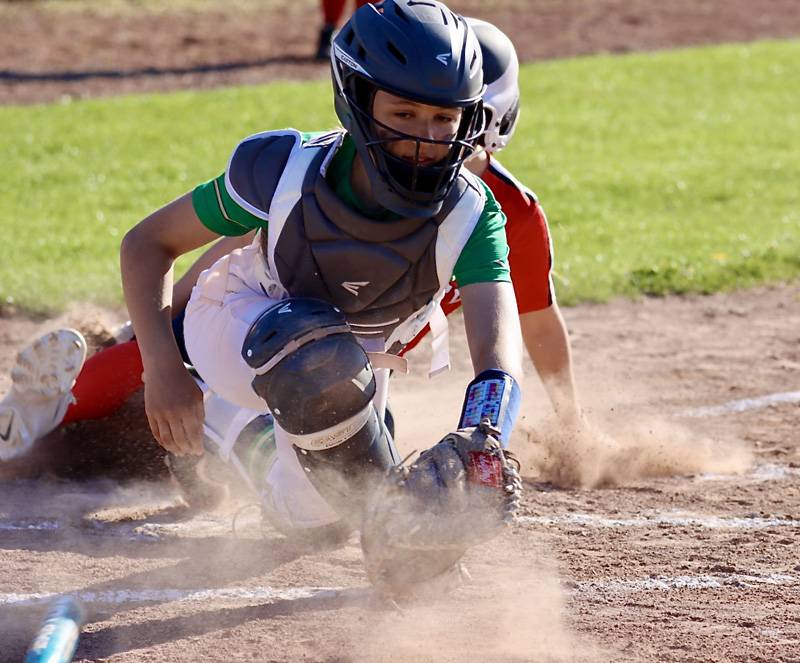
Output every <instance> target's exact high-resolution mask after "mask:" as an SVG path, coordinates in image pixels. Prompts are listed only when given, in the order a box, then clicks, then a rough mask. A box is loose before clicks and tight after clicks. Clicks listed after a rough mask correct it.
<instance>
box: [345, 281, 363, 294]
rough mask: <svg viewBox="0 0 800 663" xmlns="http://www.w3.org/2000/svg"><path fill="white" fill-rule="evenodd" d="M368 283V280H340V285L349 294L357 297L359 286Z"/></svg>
mask: <svg viewBox="0 0 800 663" xmlns="http://www.w3.org/2000/svg"><path fill="white" fill-rule="evenodd" d="M365 285H369V281H342V287H343V288H344V289H345V290H347V292H349V293H350V294H351V295H355V296H356V297H358V290H359V288H363V287H364V286H365Z"/></svg>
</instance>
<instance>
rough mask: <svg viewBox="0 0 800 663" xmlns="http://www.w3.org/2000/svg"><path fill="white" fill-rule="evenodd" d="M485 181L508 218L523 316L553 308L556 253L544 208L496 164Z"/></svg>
mask: <svg viewBox="0 0 800 663" xmlns="http://www.w3.org/2000/svg"><path fill="white" fill-rule="evenodd" d="M483 180H484V181H485V182H486V183H487V184H488V185H489V188H490V189H491V190H492V192H493V193H494V195H495V198H497V201H498V202H499V203H500V206H501V207H502V209H503V211H504V212H505V214H506V219H507V221H506V238H507V240H508V246H509V249H510V252H509V255H508V260H509V264H510V265H511V281H512V282H513V284H514V292H515V293H516V295H517V308H518V309H519V312H520V313H530V312H531V311H540V310H542V309H545V308H547V307H548V306H551V305H552V304H553V301H554V299H555V296H554V293H553V284H552V281H551V279H550V271H551V269H552V267H553V249H552V244H551V242H550V230H549V228H548V226H547V217H546V216H545V214H544V210H543V209H542V206H541V205H540V204H539V202H538V201H537V199H536V196H535V195H534V194H533V192H531V191H529V190H528V189H526V188H525V187H524V186H522V185H521V184H520V183H519V182H518V181H517V180H516V179H514V177H513V176H512V175H511V174H510V173H509V172H508V171H506V170H505V169H504V168H503V167H502V166H501V165H500V164H498V163H497V162H496V161H494V160H493V161H492V162H491V163H490V164H489V168H488V169H487V170H486V172H485V173H484V174H483Z"/></svg>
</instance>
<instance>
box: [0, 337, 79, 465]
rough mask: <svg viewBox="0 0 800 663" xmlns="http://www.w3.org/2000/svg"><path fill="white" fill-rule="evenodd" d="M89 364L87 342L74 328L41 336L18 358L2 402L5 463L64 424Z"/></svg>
mask: <svg viewBox="0 0 800 663" xmlns="http://www.w3.org/2000/svg"><path fill="white" fill-rule="evenodd" d="M85 360H86V340H85V339H84V338H83V335H82V334H81V333H80V332H79V331H76V330H74V329H59V330H58V331H54V332H50V333H48V334H45V335H44V336H40V337H39V338H37V339H36V340H35V341H34V342H33V343H31V344H30V345H29V346H28V347H26V348H25V349H23V350H22V351H21V352H20V353H19V354H18V355H17V361H16V363H15V365H14V368H12V369H11V390H10V391H9V392H8V394H7V395H6V397H5V398H4V399H3V400H2V401H0V461H4V460H11V459H12V458H16V457H17V456H21V455H22V454H24V453H25V452H27V451H28V450H29V449H30V448H31V447H32V446H33V443H34V442H36V440H38V439H39V438H40V437H43V436H45V435H47V434H48V433H50V432H51V431H53V430H55V428H56V427H57V426H58V425H59V424H60V423H61V420H62V419H63V418H64V414H65V413H66V411H67V408H68V407H69V406H70V404H71V403H72V402H73V401H74V399H73V397H72V392H71V389H72V385H73V384H75V378H77V377H78V373H80V372H81V368H83V362H84V361H85Z"/></svg>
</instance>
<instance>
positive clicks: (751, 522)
mask: <svg viewBox="0 0 800 663" xmlns="http://www.w3.org/2000/svg"><path fill="white" fill-rule="evenodd" d="M517 521H518V522H519V524H521V525H583V526H586V527H598V528H603V527H654V526H655V527H658V526H660V525H667V526H673V527H686V526H689V527H704V528H706V529H765V528H768V527H798V528H800V520H794V519H792V518H763V517H759V516H753V517H735V516H734V517H720V516H703V515H693V514H674V515H671V514H653V515H649V516H639V517H634V518H607V517H604V516H596V515H593V514H588V513H565V514H562V515H558V516H520V517H519V518H518V519H517Z"/></svg>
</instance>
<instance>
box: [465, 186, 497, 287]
mask: <svg viewBox="0 0 800 663" xmlns="http://www.w3.org/2000/svg"><path fill="white" fill-rule="evenodd" d="M480 183H481V186H482V187H483V189H484V191H485V193H486V202H485V204H484V206H483V212H482V213H481V218H480V219H479V220H478V223H477V224H475V229H474V230H473V231H472V234H471V235H470V237H469V239H468V240H467V243H466V244H465V245H464V249H463V250H462V251H461V255H460V256H459V258H458V260H457V261H456V265H455V268H454V269H453V276H454V277H455V280H456V281H457V283H458V285H459V286H461V287H463V286H465V285H470V284H471V283H487V282H491V281H508V282H510V281H511V269H510V267H509V264H508V243H507V241H506V230H505V226H506V215H505V214H503V211H502V210H501V209H500V205H499V204H498V203H497V201H496V200H495V198H494V195H493V194H492V192H491V190H490V189H489V187H488V186H487V185H486V184H485V183H484V182H483V181H482V180H481V181H480Z"/></svg>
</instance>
